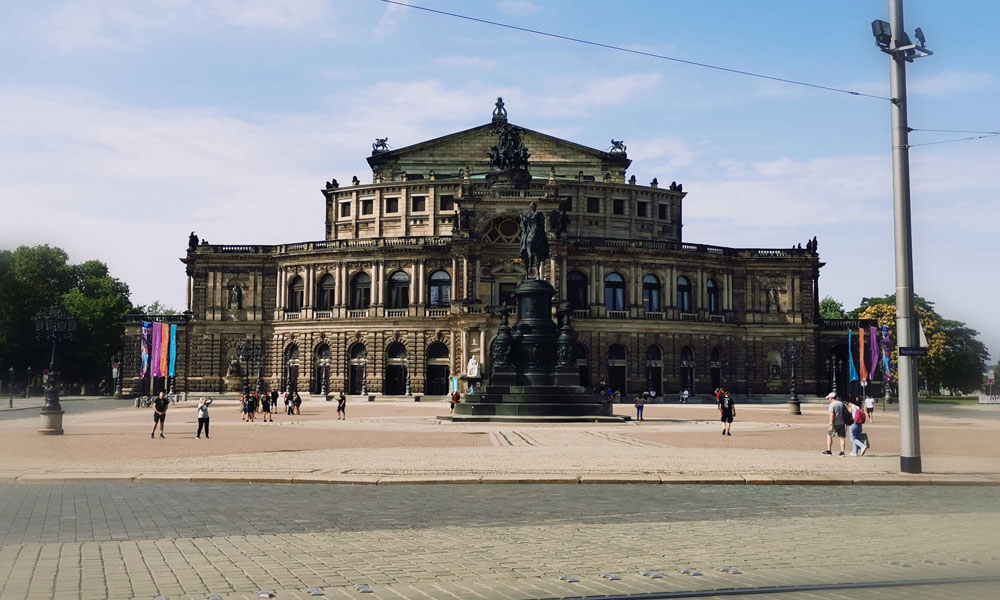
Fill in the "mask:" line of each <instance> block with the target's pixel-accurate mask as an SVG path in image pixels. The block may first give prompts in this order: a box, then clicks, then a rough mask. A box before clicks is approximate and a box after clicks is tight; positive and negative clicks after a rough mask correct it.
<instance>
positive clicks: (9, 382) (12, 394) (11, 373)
mask: <svg viewBox="0 0 1000 600" xmlns="http://www.w3.org/2000/svg"><path fill="white" fill-rule="evenodd" d="M8 373H10V381H8V382H7V383H8V384H10V400H9V401H8V403H7V407H8V408H14V367H11V368H10V371H8Z"/></svg>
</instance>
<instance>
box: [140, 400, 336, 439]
mask: <svg viewBox="0 0 1000 600" xmlns="http://www.w3.org/2000/svg"><path fill="white" fill-rule="evenodd" d="M281 395H283V396H284V398H285V407H286V410H287V412H288V414H289V415H298V414H301V412H300V411H301V408H302V396H300V395H299V393H298V392H293V393H291V394H289V393H288V392H285V393H284V394H281ZM278 396H279V394H278V391H277V390H272V391H271V392H270V394H268V393H264V394H259V393H257V392H251V393H249V394H243V396H242V397H241V398H240V411H241V413H242V415H243V416H242V420H243V421H247V422H250V423H252V422H254V418H255V417H256V415H257V414H258V413H260V415H261V416H262V417H263V421H264V422H265V423H266V422H272V423H273V422H274V417H273V416H272V413H273V412H274V409H276V407H277V405H278ZM212 402H213V399H212V398H208V397H206V396H202V397H201V398H199V399H198V404H197V411H198V432H197V433H196V434H195V436H194V437H195V439H201V433H202V431H204V432H205V439H210V438H209V415H208V407H209V406H211V405H212ZM169 407H170V399H169V398H167V394H166V392H160V393H159V394H158V395H157V396H156V398H155V399H154V400H153V430H152V431H151V432H150V434H149V437H150V438H155V437H156V428H157V427H159V428H160V437H161V438H162V437H166V436H164V435H163V426H164V423H165V422H166V420H167V409H168V408H169ZM346 419H347V396H345V395H344V392H340V393H339V394H338V395H337V420H338V421H339V420H346Z"/></svg>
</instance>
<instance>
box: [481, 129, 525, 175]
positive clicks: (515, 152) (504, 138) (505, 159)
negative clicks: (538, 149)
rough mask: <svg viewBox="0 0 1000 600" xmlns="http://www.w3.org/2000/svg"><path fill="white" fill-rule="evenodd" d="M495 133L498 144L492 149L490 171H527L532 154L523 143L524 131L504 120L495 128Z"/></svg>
mask: <svg viewBox="0 0 1000 600" xmlns="http://www.w3.org/2000/svg"><path fill="white" fill-rule="evenodd" d="M493 133H495V134H496V135H497V143H496V144H495V145H493V146H492V147H490V170H494V171H510V170H515V169H527V168H528V157H529V156H531V153H529V152H528V148H527V147H525V145H524V142H522V141H521V133H523V131H522V130H521V129H518V128H517V127H514V126H513V125H509V124H507V121H506V120H504V121H499V122H498V123H497V125H496V126H494V127H493Z"/></svg>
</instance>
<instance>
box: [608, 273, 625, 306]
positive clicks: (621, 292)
mask: <svg viewBox="0 0 1000 600" xmlns="http://www.w3.org/2000/svg"><path fill="white" fill-rule="evenodd" d="M604 308H605V309H606V310H625V278H624V277H622V276H621V275H620V274H618V273H608V274H607V275H605V276H604Z"/></svg>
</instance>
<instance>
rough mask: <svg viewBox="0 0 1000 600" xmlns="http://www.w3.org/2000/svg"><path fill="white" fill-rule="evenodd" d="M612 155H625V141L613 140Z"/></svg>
mask: <svg viewBox="0 0 1000 600" xmlns="http://www.w3.org/2000/svg"><path fill="white" fill-rule="evenodd" d="M611 154H625V140H616V139H613V138H612V140H611Z"/></svg>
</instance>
